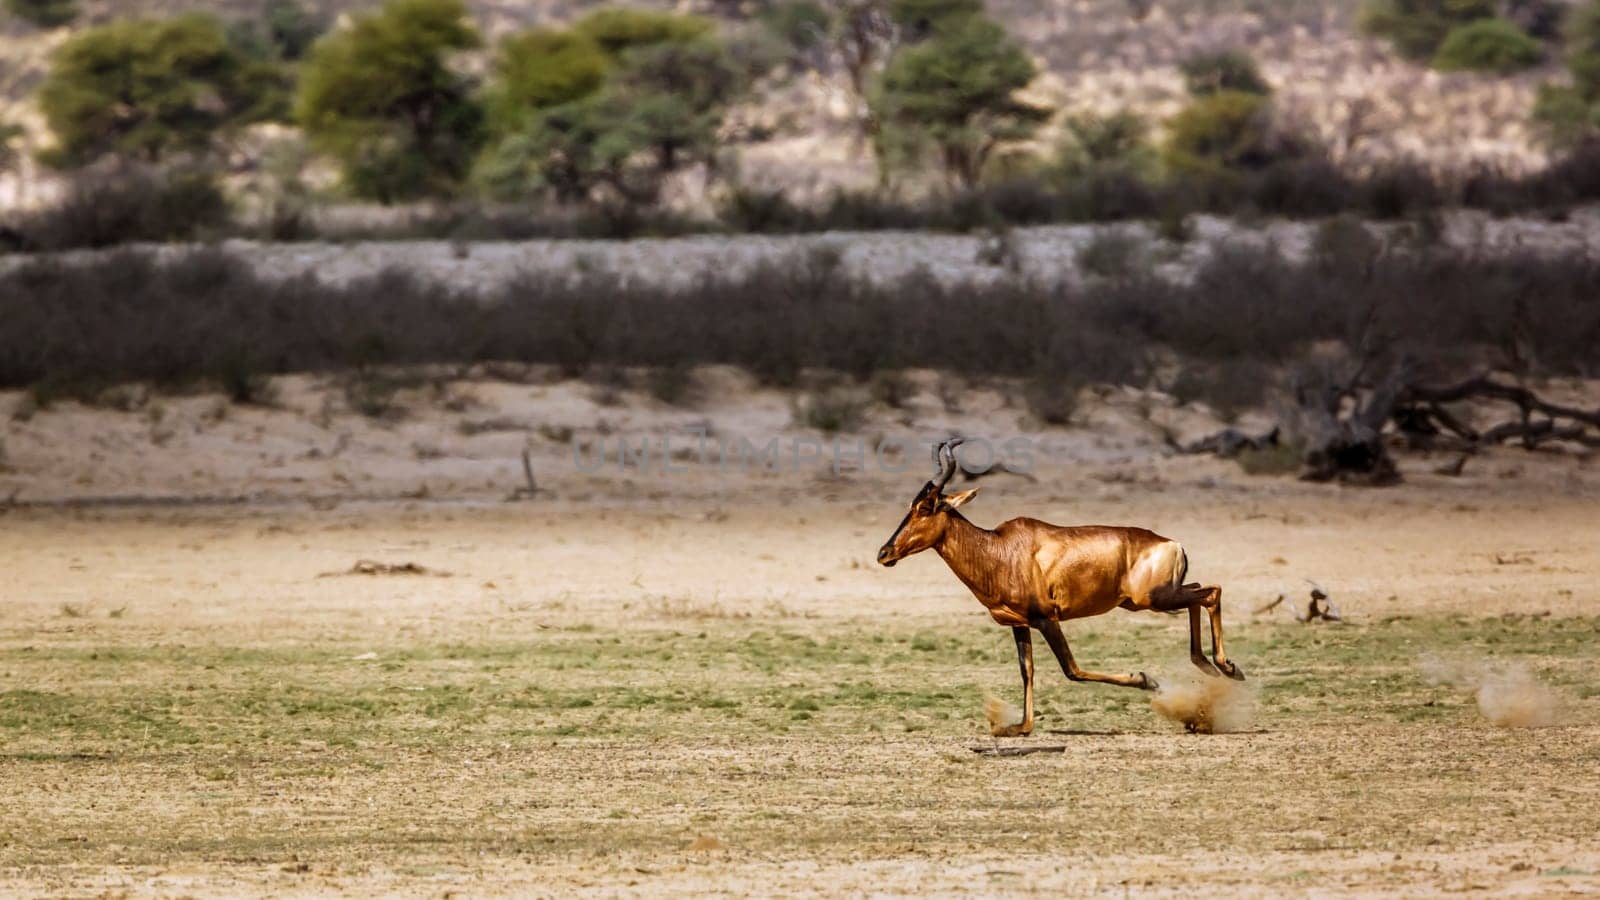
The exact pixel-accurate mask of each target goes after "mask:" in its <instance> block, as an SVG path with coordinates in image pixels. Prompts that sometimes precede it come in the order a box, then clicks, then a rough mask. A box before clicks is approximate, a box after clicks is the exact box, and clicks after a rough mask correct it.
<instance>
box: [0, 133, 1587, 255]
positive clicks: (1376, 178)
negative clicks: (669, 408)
mask: <svg viewBox="0 0 1600 900" xmlns="http://www.w3.org/2000/svg"><path fill="white" fill-rule="evenodd" d="M1597 201H1600V146H1589V147H1584V148H1581V149H1579V150H1577V151H1575V152H1573V153H1572V154H1569V155H1568V156H1565V157H1563V158H1562V159H1560V160H1558V161H1557V162H1555V163H1553V164H1552V165H1551V166H1550V167H1548V168H1546V169H1543V170H1541V171H1538V172H1535V173H1531V174H1526V175H1513V174H1507V173H1503V172H1499V171H1496V170H1493V169H1483V170H1479V171H1476V172H1471V173H1467V174H1464V175H1453V176H1443V175H1438V174H1435V173H1432V172H1430V171H1428V170H1427V169H1426V168H1424V167H1422V166H1418V165H1410V164H1395V165H1391V166H1388V167H1386V168H1381V169H1378V170H1375V171H1372V172H1368V173H1365V174H1359V175H1356V174H1350V173H1347V172H1344V171H1341V170H1340V169H1339V168H1337V167H1336V166H1334V165H1332V164H1331V163H1329V162H1327V161H1326V160H1323V159H1320V158H1315V157H1313V158H1309V159H1300V160H1285V161H1278V162H1274V163H1272V164H1271V165H1269V166H1267V167H1265V168H1263V169H1261V170H1259V171H1253V172H1228V173H1219V174H1216V175H1214V176H1211V177H1204V178H1201V177H1195V178H1187V179H1180V180H1160V179H1150V178H1146V177H1142V176H1139V175H1136V174H1133V173H1131V172H1127V171H1123V170H1120V169H1116V168H1111V169H1108V170H1105V171H1098V172H1093V173H1090V174H1087V175H1085V176H1083V177H1081V178H1076V179H1071V180H1068V181H1065V182H1062V181H1060V180H1055V179H1049V178H1038V177H1031V176H1021V175H1019V176H1014V177H1012V178H1010V179H1007V180H1002V181H998V182H995V183H990V184H984V185H980V186H978V187H975V188H971V189H967V190H957V191H951V192H946V193H939V194H935V195H931V196H927V197H923V198H920V199H903V198H899V197H896V196H893V195H891V194H885V193H877V192H850V191H839V192H836V193H835V194H833V195H832V196H831V197H830V198H828V199H827V200H826V201H824V202H821V203H819V204H813V205H802V204H798V203H796V202H794V201H793V200H791V199H790V198H789V197H788V196H787V195H786V194H785V193H784V192H782V191H779V190H770V191H768V190H759V189H754V188H747V187H734V188H731V189H730V190H728V191H727V192H726V193H725V194H724V195H723V196H722V197H721V199H720V201H719V203H718V206H717V210H716V215H715V216H714V217H706V216H700V215H690V214H687V213H682V212H675V211H672V210H668V209H664V208H641V207H637V206H628V205H620V206H608V205H605V204H598V205H587V206H580V207H570V208H569V207H546V206H540V205H514V204H500V205H495V204H479V203H455V204H444V205H439V206H433V207H419V208H418V209H416V210H414V211H413V212H412V213H411V214H409V215H397V216H395V217H393V218H392V220H390V221H388V222H387V223H385V224H383V225H366V226H351V225H348V224H346V225H340V224H336V223H331V222H326V221H319V220H318V219H317V217H316V216H314V215H312V214H311V211H310V210H301V211H299V212H298V213H297V214H295V215H293V216H289V217H287V218H284V217H269V219H267V220H263V221H257V222H247V221H243V220H241V219H239V218H238V217H236V216H234V215H233V213H232V212H231V211H230V209H229V201H228V199H227V197H226V196H225V195H224V193H223V191H222V190H221V188H220V187H219V186H217V185H216V184H215V183H214V182H212V181H210V180H209V179H208V177H207V176H204V175H196V174H194V173H186V174H181V175H161V174H159V173H156V172H152V171H140V170H133V171H119V172H117V173H114V174H112V175H92V174H91V175H83V176H80V177H79V178H78V179H77V180H76V181H75V182H74V183H73V185H72V186H71V187H70V189H69V190H68V191H67V192H66V194H65V195H64V196H63V197H62V199H61V200H60V201H59V202H58V203H57V204H56V205H55V206H53V207H49V208H46V209H43V210H40V211H37V212H34V213H31V214H28V215H25V216H21V217H18V218H16V219H15V220H14V221H12V222H11V223H10V225H4V224H0V251H4V250H6V249H10V250H15V251H31V252H40V251H58V250H67V249H73V248H80V247H111V246H116V245H119V244H125V243H130V242H162V241H173V240H178V241H187V240H194V239H196V238H220V237H228V236H240V237H257V238H264V239H268V240H279V241H294V240H317V239H329V240H372V239H376V240H400V239H413V238H437V239H456V240H528V239H534V238H629V237H638V236H644V235H654V236H662V235H679V234H689V233H705V232H726V233H810V232H824V231H834V230H838V231H876V230H886V229H888V230H924V229H932V230H939V231H972V230H976V229H984V228H995V227H1002V226H1006V225H1036V224H1048V223H1057V222H1112V221H1123V220H1130V219H1154V220H1158V221H1160V222H1161V223H1162V224H1163V232H1164V233H1167V234H1169V235H1171V236H1174V237H1182V236H1183V234H1184V229H1183V220H1184V217H1186V216H1188V215H1190V214H1191V213H1199V212H1206V213H1214V214H1218V215H1245V216H1257V215H1265V216H1284V217H1289V218H1318V217H1323V216H1328V215H1333V214H1336V213H1352V214H1356V215H1359V216H1361V217H1364V218H1372V219H1400V218H1405V217H1415V216H1418V215H1424V214H1427V213H1430V212H1433V211H1436V210H1441V209H1448V208H1456V207H1466V208H1473V209H1483V210H1487V211H1490V212H1492V213H1494V214H1496V215H1511V214H1518V213H1540V214H1544V215H1550V216H1554V217H1561V216H1563V215H1565V213H1566V212H1567V211H1568V210H1570V209H1571V208H1572V207H1575V206H1578V205H1582V204H1585V203H1593V202H1597Z"/></svg>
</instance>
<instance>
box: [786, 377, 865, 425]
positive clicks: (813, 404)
mask: <svg viewBox="0 0 1600 900" xmlns="http://www.w3.org/2000/svg"><path fill="white" fill-rule="evenodd" d="M866 414H867V403H866V401H865V400H864V399H863V398H862V397H860V396H859V395H858V394H857V393H855V392H854V391H851V390H850V389H848V388H843V387H837V386H835V387H824V388H819V389H818V390H814V391H811V392H810V393H808V394H806V395H805V396H804V397H802V398H799V399H797V400H796V401H795V407H794V419H795V422H796V423H798V424H801V425H804V426H805V427H807V428H815V429H816V430H818V431H820V432H822V433H824V434H837V433H839V432H853V431H859V430H860V429H861V425H862V423H863V422H864V421H865V420H866Z"/></svg>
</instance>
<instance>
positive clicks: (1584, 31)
mask: <svg viewBox="0 0 1600 900" xmlns="http://www.w3.org/2000/svg"><path fill="white" fill-rule="evenodd" d="M1564 36H1565V38H1566V54H1567V69H1568V71H1570V72H1571V73H1572V81H1573V84H1574V86H1575V87H1576V88H1577V89H1578V92H1579V93H1580V94H1581V95H1582V96H1583V98H1584V99H1585V100H1589V101H1595V100H1600V0H1587V2H1584V3H1580V4H1578V5H1577V6H1574V7H1573V8H1572V11H1571V12H1569V13H1567V24H1566V28H1565V29H1564Z"/></svg>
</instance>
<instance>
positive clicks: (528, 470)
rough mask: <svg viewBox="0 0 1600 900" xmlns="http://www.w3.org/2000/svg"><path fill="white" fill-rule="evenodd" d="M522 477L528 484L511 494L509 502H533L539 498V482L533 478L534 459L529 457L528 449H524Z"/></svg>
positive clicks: (508, 498)
mask: <svg viewBox="0 0 1600 900" xmlns="http://www.w3.org/2000/svg"><path fill="white" fill-rule="evenodd" d="M522 477H523V479H524V480H525V481H527V484H526V485H524V486H522V487H519V488H517V489H516V490H514V491H512V492H511V496H509V497H507V498H506V500H507V501H515V500H532V499H533V498H534V497H537V496H539V482H538V481H537V480H535V479H534V477H533V457H532V456H530V455H529V453H528V448H527V447H523V448H522Z"/></svg>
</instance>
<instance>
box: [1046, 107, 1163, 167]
mask: <svg viewBox="0 0 1600 900" xmlns="http://www.w3.org/2000/svg"><path fill="white" fill-rule="evenodd" d="M1063 125H1064V126H1065V132H1066V133H1065V135H1064V139H1063V140H1062V142H1061V146H1060V148H1059V149H1058V151H1057V156H1056V161H1055V174H1057V175H1059V176H1060V177H1062V178H1064V179H1069V180H1070V179H1077V178H1084V177H1087V176H1090V175H1095V174H1099V173H1108V172H1122V173H1126V174H1129V175H1134V176H1140V177H1143V176H1148V175H1150V174H1152V173H1153V171H1154V169H1155V163H1156V154H1155V148H1154V147H1153V146H1152V145H1151V144H1150V140H1149V132H1150V128H1149V126H1148V125H1146V124H1145V121H1144V120H1143V119H1141V118H1140V117H1139V116H1138V115H1136V114H1134V113H1131V112H1126V111H1123V112H1116V113H1111V114H1109V115H1104V116H1099V115H1094V114H1092V113H1078V114H1075V115H1070V116H1067V117H1066V121H1065V122H1064V123H1063Z"/></svg>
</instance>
